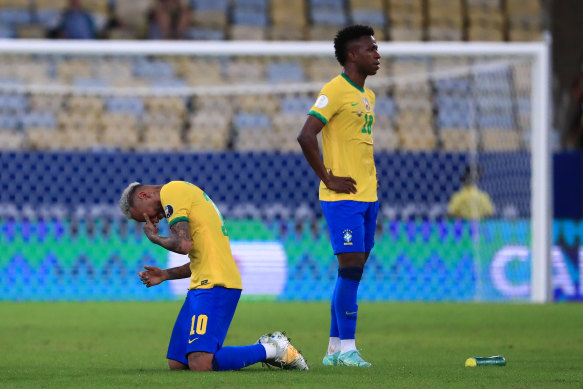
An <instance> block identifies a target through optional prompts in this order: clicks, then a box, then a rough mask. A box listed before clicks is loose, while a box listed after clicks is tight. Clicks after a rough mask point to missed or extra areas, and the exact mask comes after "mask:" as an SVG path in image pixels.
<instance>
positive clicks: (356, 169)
mask: <svg viewBox="0 0 583 389" xmlns="http://www.w3.org/2000/svg"><path fill="white" fill-rule="evenodd" d="M374 105H375V95H374V93H373V92H372V91H371V90H370V89H368V88H366V87H365V88H364V89H362V88H360V87H359V86H358V85H356V84H355V83H354V82H352V80H350V79H349V78H348V77H347V76H346V74H344V73H342V74H340V75H339V76H337V77H335V78H334V79H332V80H331V81H330V82H329V83H327V84H326V85H324V87H323V88H322V90H321V91H320V94H319V95H318V99H317V100H316V102H315V103H314V106H313V107H312V109H311V110H310V112H309V113H308V114H309V115H312V116H315V117H316V118H318V119H320V120H321V121H322V123H324V128H323V129H322V146H323V150H322V151H323V154H324V166H325V167H326V169H327V170H332V174H334V175H335V176H342V177H352V178H353V179H354V180H355V181H356V190H357V193H336V192H334V191H332V190H330V189H328V188H326V185H324V183H323V182H320V200H323V201H340V200H353V201H363V202H374V201H377V200H378V197H377V177H376V167H375V163H374V157H373V141H372V127H373V124H374V112H373V111H374Z"/></svg>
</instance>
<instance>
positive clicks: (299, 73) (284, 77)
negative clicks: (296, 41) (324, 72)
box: [267, 62, 305, 83]
mask: <svg viewBox="0 0 583 389" xmlns="http://www.w3.org/2000/svg"><path fill="white" fill-rule="evenodd" d="M267 79H268V80H269V82H273V83H278V82H302V81H304V79H305V78H304V69H303V68H302V65H301V64H299V63H298V62H285V63H282V62H279V63H272V64H270V65H269V67H268V68H267Z"/></svg>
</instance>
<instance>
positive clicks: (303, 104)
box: [279, 96, 315, 115]
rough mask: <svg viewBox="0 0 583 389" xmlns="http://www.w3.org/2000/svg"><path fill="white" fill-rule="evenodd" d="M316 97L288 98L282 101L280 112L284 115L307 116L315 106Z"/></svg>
mask: <svg viewBox="0 0 583 389" xmlns="http://www.w3.org/2000/svg"><path fill="white" fill-rule="evenodd" d="M314 102H315V99H314V97H307V96H297V97H296V96H286V97H283V98H282V99H281V100H280V108H279V109H280V111H281V112H282V113H299V114H303V115H305V114H307V113H308V111H309V110H310V108H311V107H312V106H313V105H314Z"/></svg>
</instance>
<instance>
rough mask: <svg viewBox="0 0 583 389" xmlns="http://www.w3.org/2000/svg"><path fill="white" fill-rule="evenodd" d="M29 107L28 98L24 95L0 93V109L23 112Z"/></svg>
mask: <svg viewBox="0 0 583 389" xmlns="http://www.w3.org/2000/svg"><path fill="white" fill-rule="evenodd" d="M27 107H28V99H27V98H26V96H24V95H16V94H13V95H0V111H16V112H23V111H24V110H26V108H27Z"/></svg>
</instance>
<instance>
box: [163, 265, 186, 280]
mask: <svg viewBox="0 0 583 389" xmlns="http://www.w3.org/2000/svg"><path fill="white" fill-rule="evenodd" d="M163 272H164V273H165V277H164V278H166V279H167V280H178V279H181V278H188V277H190V275H191V272H190V263H185V264H184V265H182V266H178V267H172V268H170V269H166V270H163Z"/></svg>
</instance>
